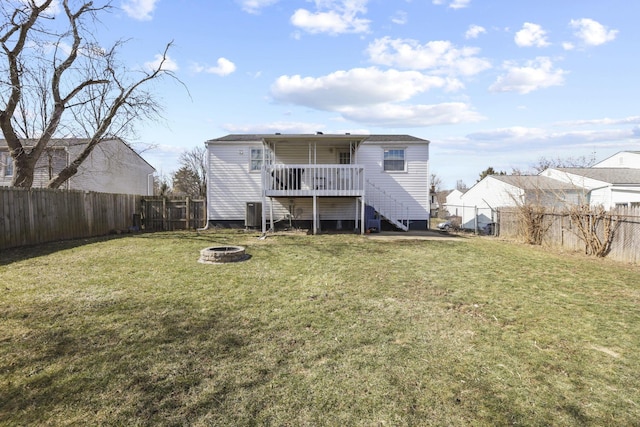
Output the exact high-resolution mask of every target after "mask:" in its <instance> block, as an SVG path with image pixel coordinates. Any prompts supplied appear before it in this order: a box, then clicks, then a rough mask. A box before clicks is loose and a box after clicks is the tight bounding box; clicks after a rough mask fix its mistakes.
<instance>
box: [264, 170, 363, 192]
mask: <svg viewBox="0 0 640 427" xmlns="http://www.w3.org/2000/svg"><path fill="white" fill-rule="evenodd" d="M262 182H263V188H264V189H265V194H266V195H267V196H272V197H287V196H313V195H316V196H362V195H364V189H365V177H364V166H362V165H337V164H317V165H305V164H276V165H267V166H265V167H264V169H263V176H262Z"/></svg>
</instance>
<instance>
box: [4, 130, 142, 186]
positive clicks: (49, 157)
mask: <svg viewBox="0 0 640 427" xmlns="http://www.w3.org/2000/svg"><path fill="white" fill-rule="evenodd" d="M83 147H84V145H71V146H70V147H68V148H66V149H65V148H64V147H62V146H56V147H55V148H50V149H47V150H45V152H44V153H42V156H41V157H40V159H39V160H38V162H37V163H36V168H35V170H34V177H33V187H46V186H47V185H48V183H49V180H50V179H51V178H52V177H53V176H55V175H57V174H58V173H59V172H60V171H61V170H62V169H64V168H65V167H66V166H67V164H68V163H69V157H75V156H76V155H77V154H78V153H80V151H81V149H82V148H83ZM5 150H6V149H5ZM3 153H7V151H4V152H3ZM0 172H1V173H0V185H10V184H11V177H5V176H4V169H3V170H2V171H0ZM154 172H155V169H154V168H153V167H152V166H151V165H149V164H148V163H147V162H146V161H144V160H143V159H142V158H141V157H140V156H139V155H138V154H137V153H136V152H134V151H133V150H132V149H131V148H129V147H127V146H126V145H125V144H124V143H123V142H122V141H120V140H106V141H103V142H101V143H100V144H99V145H98V146H97V147H96V148H94V150H93V152H92V153H91V154H90V155H89V157H88V158H87V159H86V160H85V161H84V162H83V163H82V164H81V165H80V167H79V168H78V172H77V173H76V174H75V175H74V176H72V177H71V178H70V179H69V180H68V181H67V182H65V183H63V184H62V187H61V188H64V189H71V190H84V191H95V192H102V193H116V194H142V195H147V194H152V192H153V176H152V174H153V173H154Z"/></svg>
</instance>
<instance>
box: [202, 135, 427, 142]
mask: <svg viewBox="0 0 640 427" xmlns="http://www.w3.org/2000/svg"><path fill="white" fill-rule="evenodd" d="M263 139H264V140H274V139H282V140H302V139H303V140H316V141H323V140H324V141H334V142H335V140H341V141H348V140H359V141H368V142H426V143H428V142H429V141H428V140H426V139H422V138H417V137H415V136H411V135H383V134H375V135H362V134H349V133H344V134H322V133H317V134H279V133H275V134H273V133H269V134H230V135H225V136H223V137H220V138H214V139H210V140H208V141H206V142H205V144H208V143H212V142H248V141H261V140H263Z"/></svg>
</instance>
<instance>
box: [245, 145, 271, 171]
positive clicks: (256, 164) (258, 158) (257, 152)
mask: <svg viewBox="0 0 640 427" xmlns="http://www.w3.org/2000/svg"><path fill="white" fill-rule="evenodd" d="M265 161H266V162H267V164H268V163H270V162H271V150H269V149H267V150H266V152H264V149H263V148H252V149H251V150H250V160H249V162H250V164H249V170H250V171H259V170H261V169H262V165H263V164H264V162H265Z"/></svg>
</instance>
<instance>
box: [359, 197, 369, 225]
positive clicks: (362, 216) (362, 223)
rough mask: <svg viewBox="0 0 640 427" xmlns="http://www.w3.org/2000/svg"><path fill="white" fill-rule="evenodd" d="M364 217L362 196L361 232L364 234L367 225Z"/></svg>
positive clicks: (362, 198) (362, 199) (361, 198)
mask: <svg viewBox="0 0 640 427" xmlns="http://www.w3.org/2000/svg"><path fill="white" fill-rule="evenodd" d="M365 222H366V221H365V219H364V196H362V197H360V224H361V227H360V234H364V228H365V227H366V226H367V224H366V223H365Z"/></svg>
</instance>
